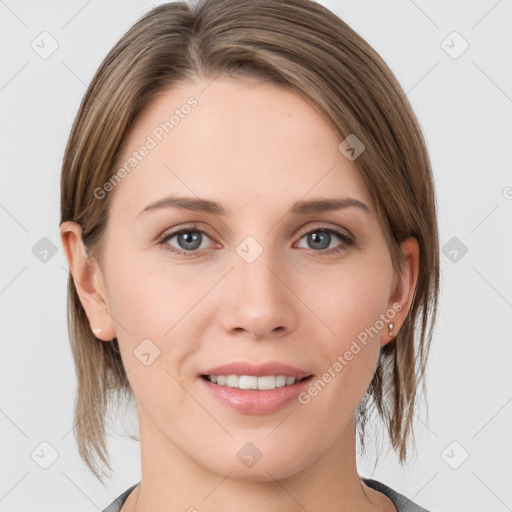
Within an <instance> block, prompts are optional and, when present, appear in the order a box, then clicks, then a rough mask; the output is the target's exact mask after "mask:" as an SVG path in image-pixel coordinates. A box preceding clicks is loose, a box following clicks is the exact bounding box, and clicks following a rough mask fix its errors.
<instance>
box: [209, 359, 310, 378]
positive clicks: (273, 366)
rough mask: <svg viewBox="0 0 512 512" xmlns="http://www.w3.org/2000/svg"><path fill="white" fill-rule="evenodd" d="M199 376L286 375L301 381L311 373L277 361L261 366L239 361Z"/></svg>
mask: <svg viewBox="0 0 512 512" xmlns="http://www.w3.org/2000/svg"><path fill="white" fill-rule="evenodd" d="M201 375H254V376H256V377H263V376H264V375H286V376H287V377H295V378H297V379H303V378H305V377H309V376H310V375H312V373H311V372H308V371H305V370H301V369H299V368H296V367H295V366H290V365H288V364H284V363H279V362H277V361H270V362H268V363H263V364H253V363H249V362H245V361H240V362H234V363H227V364H223V365H220V366H216V367H215V368H208V369H207V370H205V371H202V372H201Z"/></svg>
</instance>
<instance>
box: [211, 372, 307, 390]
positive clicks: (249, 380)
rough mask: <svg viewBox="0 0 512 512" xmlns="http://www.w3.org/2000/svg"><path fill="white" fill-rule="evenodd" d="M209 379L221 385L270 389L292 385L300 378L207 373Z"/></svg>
mask: <svg viewBox="0 0 512 512" xmlns="http://www.w3.org/2000/svg"><path fill="white" fill-rule="evenodd" d="M207 379H208V380H209V381H210V382H213V383H214V384H218V385H219V386H228V387H230V388H239V389H259V390H268V389H275V388H281V387H283V386H291V385H292V384H295V382H296V381H297V380H299V379H296V378H295V377H288V376H286V375H265V376H263V377H256V376H254V375H207Z"/></svg>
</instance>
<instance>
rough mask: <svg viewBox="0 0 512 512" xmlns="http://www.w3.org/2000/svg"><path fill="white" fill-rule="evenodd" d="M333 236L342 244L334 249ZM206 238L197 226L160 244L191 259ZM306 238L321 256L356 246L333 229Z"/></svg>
mask: <svg viewBox="0 0 512 512" xmlns="http://www.w3.org/2000/svg"><path fill="white" fill-rule="evenodd" d="M333 235H334V237H335V238H337V239H338V240H340V241H341V242H342V243H341V244H340V245H338V246H336V247H334V248H333V247H329V246H330V245H331V242H332V240H333ZM204 237H206V238H210V236H209V235H208V233H207V232H206V231H204V230H202V229H199V228H198V227H196V226H190V227H188V228H185V229H180V230H176V231H172V232H171V233H168V234H166V235H164V237H163V238H162V239H161V240H160V242H159V243H160V244H161V245H163V246H164V247H165V249H167V250H168V251H170V252H172V253H173V254H176V255H178V256H185V257H190V256H195V255H197V254H198V253H200V249H204V247H201V246H202V243H203V242H204ZM305 237H307V243H308V244H311V245H312V247H313V248H314V249H315V250H314V252H318V253H320V254H321V255H327V254H332V253H342V252H345V251H347V250H348V249H349V247H352V246H355V240H354V239H353V238H352V237H350V236H349V235H347V234H345V233H343V232H341V231H338V230H336V229H333V228H326V227H317V228H313V229H311V230H309V231H306V232H303V233H302V234H301V238H300V240H302V239H303V238H305ZM173 238H177V240H178V245H179V248H177V247H175V246H173V245H170V244H169V243H168V242H169V241H170V240H172V239H173ZM210 239H211V238H210ZM316 249H318V250H316Z"/></svg>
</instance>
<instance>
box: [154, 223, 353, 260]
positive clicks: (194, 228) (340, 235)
mask: <svg viewBox="0 0 512 512" xmlns="http://www.w3.org/2000/svg"><path fill="white" fill-rule="evenodd" d="M188 232H193V233H201V234H203V235H206V236H207V237H208V238H212V237H211V236H210V235H209V234H208V233H207V232H206V231H204V230H203V229H200V228H198V227H197V226H195V225H192V226H189V227H187V228H182V229H179V230H176V231H172V232H171V233H167V234H165V235H164V236H163V237H161V238H160V240H159V242H158V243H159V244H160V245H163V246H164V248H165V249H166V250H168V251H170V252H172V253H173V254H176V255H178V256H184V257H191V256H195V255H197V254H198V253H199V251H197V250H195V251H181V250H179V249H176V248H175V247H172V246H170V245H169V244H168V243H167V242H168V241H169V240H170V239H171V238H173V237H174V236H176V235H180V234H181V233H188ZM316 232H323V233H329V234H333V235H335V236H337V237H338V238H339V239H340V240H342V241H343V242H344V244H345V246H343V245H342V246H341V247H337V248H333V249H323V250H321V251H313V252H316V253H319V254H320V255H321V256H326V255H329V254H333V253H342V252H345V251H347V250H348V247H355V246H356V243H355V240H354V239H353V238H351V237H349V236H348V235H346V234H345V233H342V232H341V231H338V230H337V229H333V228H326V227H320V226H319V227H316V228H313V229H308V230H306V231H302V232H301V233H300V238H299V240H300V239H302V238H303V237H304V236H306V235H309V234H310V233H316Z"/></svg>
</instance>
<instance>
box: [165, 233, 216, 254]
mask: <svg viewBox="0 0 512 512" xmlns="http://www.w3.org/2000/svg"><path fill="white" fill-rule="evenodd" d="M203 235H205V236H207V237H208V238H210V237H209V236H208V234H207V233H206V231H203V230H202V229H198V228H196V227H195V226H192V227H190V228H187V229H181V230H179V231H173V232H172V233H169V234H167V235H165V237H164V238H163V239H162V240H161V241H160V243H161V244H163V245H164V246H165V248H166V249H167V250H169V251H171V252H172V253H174V254H178V255H179V256H195V254H196V253H197V252H198V249H200V248H201V241H202V238H203ZM175 237H176V238H177V239H178V240H179V242H178V243H179V245H180V246H181V249H176V248H175V247H173V246H171V245H169V244H168V242H169V241H170V240H172V239H173V238H175Z"/></svg>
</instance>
